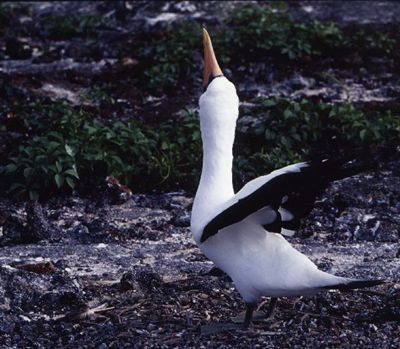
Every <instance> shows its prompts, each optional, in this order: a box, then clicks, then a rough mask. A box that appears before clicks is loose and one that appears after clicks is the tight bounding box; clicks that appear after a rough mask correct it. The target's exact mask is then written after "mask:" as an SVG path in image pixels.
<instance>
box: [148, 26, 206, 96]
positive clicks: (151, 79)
mask: <svg viewBox="0 0 400 349" xmlns="http://www.w3.org/2000/svg"><path fill="white" fill-rule="evenodd" d="M200 44H201V28H200V26H199V25H197V24H193V23H189V22H181V23H180V24H179V25H177V26H176V27H175V28H174V29H172V30H171V31H169V32H167V34H166V36H165V37H163V38H162V39H159V40H154V41H153V42H152V43H151V44H150V50H148V48H146V49H145V50H144V49H143V51H146V53H144V52H142V54H143V55H144V56H145V57H146V58H147V59H150V60H151V61H152V65H151V67H149V68H148V69H147V70H146V71H145V72H144V75H145V78H146V79H147V85H148V87H149V88H150V89H153V90H154V89H160V88H165V87H172V86H174V85H175V84H176V83H177V82H178V81H179V80H180V79H183V78H185V77H188V76H190V75H191V72H192V71H193V69H194V68H195V63H196V62H195V61H194V60H193V53H194V51H195V50H197V51H200V50H201V46H200Z"/></svg>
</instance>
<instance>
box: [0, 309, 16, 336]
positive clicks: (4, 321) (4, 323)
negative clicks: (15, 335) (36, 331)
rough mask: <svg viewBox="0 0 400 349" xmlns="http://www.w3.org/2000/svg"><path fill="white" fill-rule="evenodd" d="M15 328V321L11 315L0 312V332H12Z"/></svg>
mask: <svg viewBox="0 0 400 349" xmlns="http://www.w3.org/2000/svg"><path fill="white" fill-rule="evenodd" d="M14 328H15V323H14V322H13V321H12V319H11V317H9V316H4V315H2V314H0V334H6V333H12V332H13V331H14Z"/></svg>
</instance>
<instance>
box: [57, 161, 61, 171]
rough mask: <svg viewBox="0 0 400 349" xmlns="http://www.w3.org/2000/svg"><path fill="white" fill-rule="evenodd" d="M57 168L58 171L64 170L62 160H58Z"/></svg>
mask: <svg viewBox="0 0 400 349" xmlns="http://www.w3.org/2000/svg"><path fill="white" fill-rule="evenodd" d="M56 168H57V172H59V173H60V172H61V171H62V165H61V162H60V161H56Z"/></svg>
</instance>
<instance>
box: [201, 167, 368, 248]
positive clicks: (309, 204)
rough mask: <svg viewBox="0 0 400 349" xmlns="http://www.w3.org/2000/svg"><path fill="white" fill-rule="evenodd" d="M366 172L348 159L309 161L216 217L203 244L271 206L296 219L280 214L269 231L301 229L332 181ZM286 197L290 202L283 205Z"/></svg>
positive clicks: (269, 225) (203, 236) (204, 232)
mask: <svg viewBox="0 0 400 349" xmlns="http://www.w3.org/2000/svg"><path fill="white" fill-rule="evenodd" d="M365 169H366V167H365V166H363V165H358V164H354V163H353V164H351V163H348V162H347V163H346V161H344V160H339V161H337V160H323V161H313V162H309V163H307V165H306V166H304V167H302V168H300V171H296V172H295V171H292V172H287V173H283V174H280V175H278V176H276V177H274V178H272V179H271V180H269V181H268V182H266V183H265V184H263V185H262V186H261V187H260V188H258V189H257V190H255V191H254V192H252V193H251V194H249V195H248V196H246V197H244V198H242V199H240V200H239V201H238V202H237V203H235V204H233V205H232V206H230V207H228V208H227V209H226V210H225V211H223V212H221V213H220V214H219V215H217V216H216V217H214V218H213V219H212V220H211V221H210V222H209V223H208V224H207V225H206V226H205V228H204V230H203V234H202V237H201V242H204V241H206V240H207V239H208V238H209V237H210V236H213V235H215V234H217V232H218V231H219V230H221V229H223V228H224V227H227V226H229V225H232V224H234V223H237V222H240V221H242V220H243V219H245V218H246V217H247V216H249V215H250V214H252V213H254V212H256V211H258V210H260V209H262V208H264V207H267V206H270V207H271V209H273V210H274V211H275V212H276V213H278V209H279V207H282V208H284V209H285V210H287V211H288V212H289V213H290V214H291V215H292V216H293V218H292V219H290V220H282V219H281V216H280V215H277V218H276V220H275V221H274V222H272V223H269V224H267V225H265V226H264V228H265V229H266V230H268V231H273V232H281V229H282V228H285V229H289V230H297V229H298V228H299V226H300V220H301V219H302V218H304V217H306V216H307V215H308V214H309V213H310V212H311V210H312V209H313V206H314V202H315V200H316V198H317V197H318V196H319V195H320V194H321V193H322V192H323V190H325V188H326V187H327V185H328V184H329V183H330V182H331V181H334V180H337V179H342V178H345V177H348V176H352V175H355V174H357V173H359V172H360V171H363V170H365ZM285 196H286V197H287V200H286V201H285V202H284V203H282V199H283V198H284V197H285ZM281 203H282V204H281ZM278 225H280V226H278Z"/></svg>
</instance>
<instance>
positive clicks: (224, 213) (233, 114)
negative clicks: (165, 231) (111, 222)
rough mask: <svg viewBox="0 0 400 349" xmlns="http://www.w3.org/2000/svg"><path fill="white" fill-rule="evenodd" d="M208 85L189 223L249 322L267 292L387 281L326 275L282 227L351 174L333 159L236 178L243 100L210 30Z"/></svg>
mask: <svg viewBox="0 0 400 349" xmlns="http://www.w3.org/2000/svg"><path fill="white" fill-rule="evenodd" d="M203 35H204V65H205V66H204V85H205V86H206V90H205V92H204V93H203V94H202V95H201V97H200V102H199V104H200V126H201V137H202V141H203V167H202V173H201V179H200V184H199V187H198V189H197V193H196V197H195V199H194V203H193V211H192V218H191V230H192V233H193V236H194V239H195V241H196V243H197V244H198V246H199V247H200V249H201V250H202V251H203V253H204V254H205V255H206V256H207V257H208V258H209V259H210V260H212V261H213V262H214V263H215V264H216V265H217V266H218V267H219V268H220V269H222V270H223V271H225V272H226V273H227V274H228V275H229V276H230V277H231V278H232V280H233V282H234V284H235V286H236V288H237V290H238V291H239V293H240V294H241V296H242V297H243V299H244V301H245V303H246V314H245V319H244V326H245V327H247V326H249V324H250V323H251V320H252V316H253V311H254V308H255V306H256V304H257V302H258V301H259V299H260V297H262V296H270V297H272V300H271V304H272V305H275V303H276V299H277V298H276V297H281V296H300V295H312V294H315V293H317V292H318V291H321V290H324V289H325V290H326V289H352V288H359V287H367V286H374V285H377V284H380V283H382V282H383V281H381V280H354V279H349V278H343V277H339V276H335V275H331V274H328V273H326V272H323V271H321V270H319V269H318V268H317V266H316V265H315V264H314V263H313V262H312V261H311V260H310V259H308V257H306V256H305V255H304V254H302V253H300V252H299V251H297V250H296V249H294V248H293V247H292V246H291V245H290V243H289V242H288V241H287V240H286V239H285V238H284V236H283V235H282V234H284V235H285V234H287V233H288V232H290V231H294V230H296V229H297V228H298V227H299V223H300V219H301V218H303V217H305V216H307V215H308V214H309V213H310V211H311V209H312V206H313V204H314V201H315V198H316V196H317V195H318V194H319V193H320V192H321V191H322V190H323V189H324V188H325V187H326V186H327V185H328V183H329V182H330V181H333V180H336V179H340V178H344V177H347V176H349V175H352V174H354V173H352V170H351V169H350V170H349V169H346V168H343V166H342V164H341V163H338V162H333V161H326V160H324V161H321V162H302V163H297V164H294V165H290V166H286V167H284V168H281V169H279V170H276V171H273V172H271V173H270V174H268V175H265V176H261V177H258V178H256V179H254V180H252V181H250V182H249V183H247V184H246V185H245V186H244V187H243V188H242V189H241V190H240V191H239V192H237V193H236V194H235V193H234V190H233V185H232V146H233V141H234V136H235V128H236V120H237V118H238V113H239V111H238V109H239V99H238V96H237V94H236V89H235V86H234V85H233V84H232V83H231V82H230V81H229V80H228V79H227V78H226V77H224V75H223V73H222V71H221V69H220V67H219V65H218V62H217V60H216V57H215V54H214V50H213V47H212V44H211V39H210V37H209V35H208V33H207V31H206V30H205V29H204V32H203Z"/></svg>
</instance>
